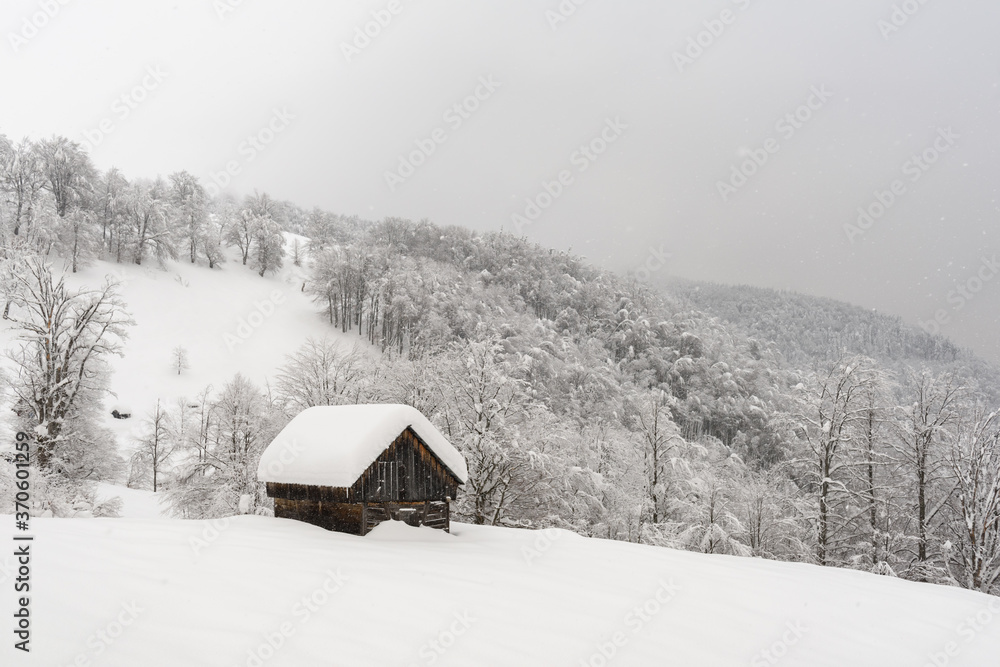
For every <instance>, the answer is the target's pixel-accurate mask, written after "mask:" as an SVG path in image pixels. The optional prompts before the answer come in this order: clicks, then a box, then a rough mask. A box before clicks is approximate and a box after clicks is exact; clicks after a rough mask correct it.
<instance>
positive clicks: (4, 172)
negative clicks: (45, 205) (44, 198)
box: [0, 136, 45, 236]
mask: <svg viewBox="0 0 1000 667" xmlns="http://www.w3.org/2000/svg"><path fill="white" fill-rule="evenodd" d="M44 184H45V173H44V172H43V170H42V163H41V160H40V158H39V156H38V152H37V150H36V148H35V145H34V144H33V143H32V142H31V141H30V140H28V139H24V140H22V141H21V142H20V143H18V144H13V143H12V142H10V141H9V140H8V139H7V138H6V137H3V136H0V193H2V195H3V200H4V202H5V203H6V204H7V205H8V206H9V208H10V217H11V231H12V233H13V235H14V236H20V235H21V234H22V233H23V232H24V231H25V229H26V228H27V227H29V226H30V224H31V221H32V219H33V213H34V207H35V203H36V202H37V200H38V195H39V192H40V191H41V189H42V186H43V185H44Z"/></svg>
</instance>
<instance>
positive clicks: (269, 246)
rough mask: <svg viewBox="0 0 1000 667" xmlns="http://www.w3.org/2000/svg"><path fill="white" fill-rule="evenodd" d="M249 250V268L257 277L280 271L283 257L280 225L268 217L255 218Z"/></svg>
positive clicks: (283, 236)
mask: <svg viewBox="0 0 1000 667" xmlns="http://www.w3.org/2000/svg"><path fill="white" fill-rule="evenodd" d="M250 250H251V253H252V257H251V268H253V269H254V270H256V271H257V274H258V275H259V276H261V277H264V274H265V273H270V272H274V271H277V270H278V269H280V268H281V266H282V263H283V262H282V258H283V257H284V256H285V235H284V234H283V233H282V231H281V225H279V224H278V222H277V221H275V220H274V219H273V218H271V217H270V216H269V215H264V216H257V220H256V225H255V227H254V228H253V238H252V240H251V245H250Z"/></svg>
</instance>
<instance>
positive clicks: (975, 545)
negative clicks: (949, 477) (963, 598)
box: [948, 411, 1000, 593]
mask: <svg viewBox="0 0 1000 667" xmlns="http://www.w3.org/2000/svg"><path fill="white" fill-rule="evenodd" d="M948 464H949V466H950V468H951V472H952V473H953V474H954V475H955V479H956V481H957V488H956V492H955V504H956V505H957V509H958V512H957V514H958V519H959V520H958V521H955V522H954V527H955V530H956V532H957V533H958V544H957V545H956V546H955V548H954V550H953V555H952V560H953V561H954V562H955V563H956V564H957V565H958V567H959V568H960V569H961V575H960V576H959V580H960V581H961V582H962V584H963V585H964V586H965V587H966V588H970V589H973V590H978V591H982V592H983V593H996V592H998V591H997V588H998V587H1000V411H998V412H994V413H992V414H990V415H984V414H982V413H980V414H978V415H976V416H975V418H973V420H972V422H971V423H970V424H967V425H965V426H964V427H963V428H960V430H959V436H958V437H957V438H955V440H954V442H953V443H952V446H951V450H950V452H949V456H948Z"/></svg>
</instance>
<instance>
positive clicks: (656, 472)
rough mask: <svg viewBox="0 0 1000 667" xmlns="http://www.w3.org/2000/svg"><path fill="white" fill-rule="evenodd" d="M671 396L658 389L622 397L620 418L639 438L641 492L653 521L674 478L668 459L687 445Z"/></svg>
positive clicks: (661, 513)
mask: <svg viewBox="0 0 1000 667" xmlns="http://www.w3.org/2000/svg"><path fill="white" fill-rule="evenodd" d="M672 400H673V399H672V397H671V396H669V395H667V393H666V392H664V391H661V390H654V391H652V392H649V394H648V395H647V396H643V397H640V398H638V399H635V400H626V401H625V403H624V405H623V407H622V422H623V424H624V425H625V426H626V427H627V428H629V429H630V430H631V431H633V432H634V433H636V434H638V435H639V436H640V437H641V438H642V445H641V451H642V456H643V460H644V461H645V468H646V489H645V494H646V498H647V502H648V505H649V512H650V514H649V517H650V521H651V522H652V523H653V524H657V523H659V522H660V521H661V520H662V519H663V517H664V511H665V504H666V500H667V497H668V496H669V495H670V494H671V491H672V488H671V487H672V484H673V482H674V481H675V480H674V475H673V471H674V468H673V466H672V464H671V460H672V459H675V458H676V457H677V456H678V455H679V453H680V452H682V451H684V450H685V449H686V448H687V441H685V440H684V438H682V437H681V434H680V429H678V427H677V424H675V423H674V420H673V418H672V417H671V415H670V405H671V401H672Z"/></svg>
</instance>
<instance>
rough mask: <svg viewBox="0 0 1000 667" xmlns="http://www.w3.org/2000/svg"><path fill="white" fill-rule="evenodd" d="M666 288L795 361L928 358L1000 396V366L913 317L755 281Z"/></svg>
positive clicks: (916, 361) (894, 364)
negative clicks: (914, 322)
mask: <svg viewBox="0 0 1000 667" xmlns="http://www.w3.org/2000/svg"><path fill="white" fill-rule="evenodd" d="M660 287H661V288H662V289H663V290H664V291H666V292H668V293H670V294H672V295H675V296H676V297H678V298H680V299H683V301H684V302H685V303H688V304H690V306H691V307H692V308H697V309H699V310H703V311H705V312H709V313H712V314H713V315H717V316H718V317H720V318H721V319H723V320H724V321H725V322H726V323H727V324H730V325H732V326H733V327H734V328H736V329H738V330H740V331H742V332H744V333H745V334H746V335H747V336H749V337H752V338H754V339H755V340H758V341H762V342H763V343H765V344H767V345H768V346H770V347H771V348H772V349H774V350H775V351H777V352H779V353H780V354H781V355H782V356H783V357H784V358H785V360H786V362H787V363H788V364H789V365H792V366H808V365H810V364H815V363H822V362H828V361H832V360H834V359H837V358H838V357H840V356H842V355H843V354H844V353H845V352H847V353H851V354H863V355H866V356H869V357H872V358H873V359H877V360H878V361H879V362H880V363H881V364H883V365H884V366H886V367H887V368H892V369H897V370H899V369H902V368H904V367H905V366H907V365H918V366H919V365H921V364H923V365H926V366H930V367H934V368H936V369H939V370H940V369H947V370H949V371H951V372H954V373H956V374H958V375H960V376H961V377H963V378H964V379H966V381H968V382H971V383H974V384H976V385H977V386H978V387H979V388H980V390H981V391H983V392H984V393H987V394H988V395H989V396H990V397H991V399H992V400H993V401H994V402H997V401H998V400H1000V369H998V368H997V367H996V366H995V365H994V364H990V363H986V362H985V361H983V360H982V359H980V358H978V357H976V356H975V355H974V354H973V353H971V352H969V351H968V350H964V349H961V348H959V347H957V346H956V345H955V344H954V343H952V342H951V341H950V340H948V339H947V338H945V337H943V336H940V335H931V334H929V333H927V332H925V331H923V330H922V329H920V328H919V327H916V326H913V325H908V324H905V323H904V322H903V320H902V318H900V317H894V316H890V315H885V314H883V313H880V312H878V311H874V310H866V309H864V308H861V307H859V306H853V305H851V304H848V303H844V302H842V301H835V300H833V299H827V298H823V297H815V296H807V295H805V294H798V293H796V292H789V291H781V290H772V289H767V288H763V287H751V286H748V285H718V284H715V283H706V282H696V281H689V280H683V279H678V278H670V279H667V280H664V281H663V282H662V283H661V284H660Z"/></svg>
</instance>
